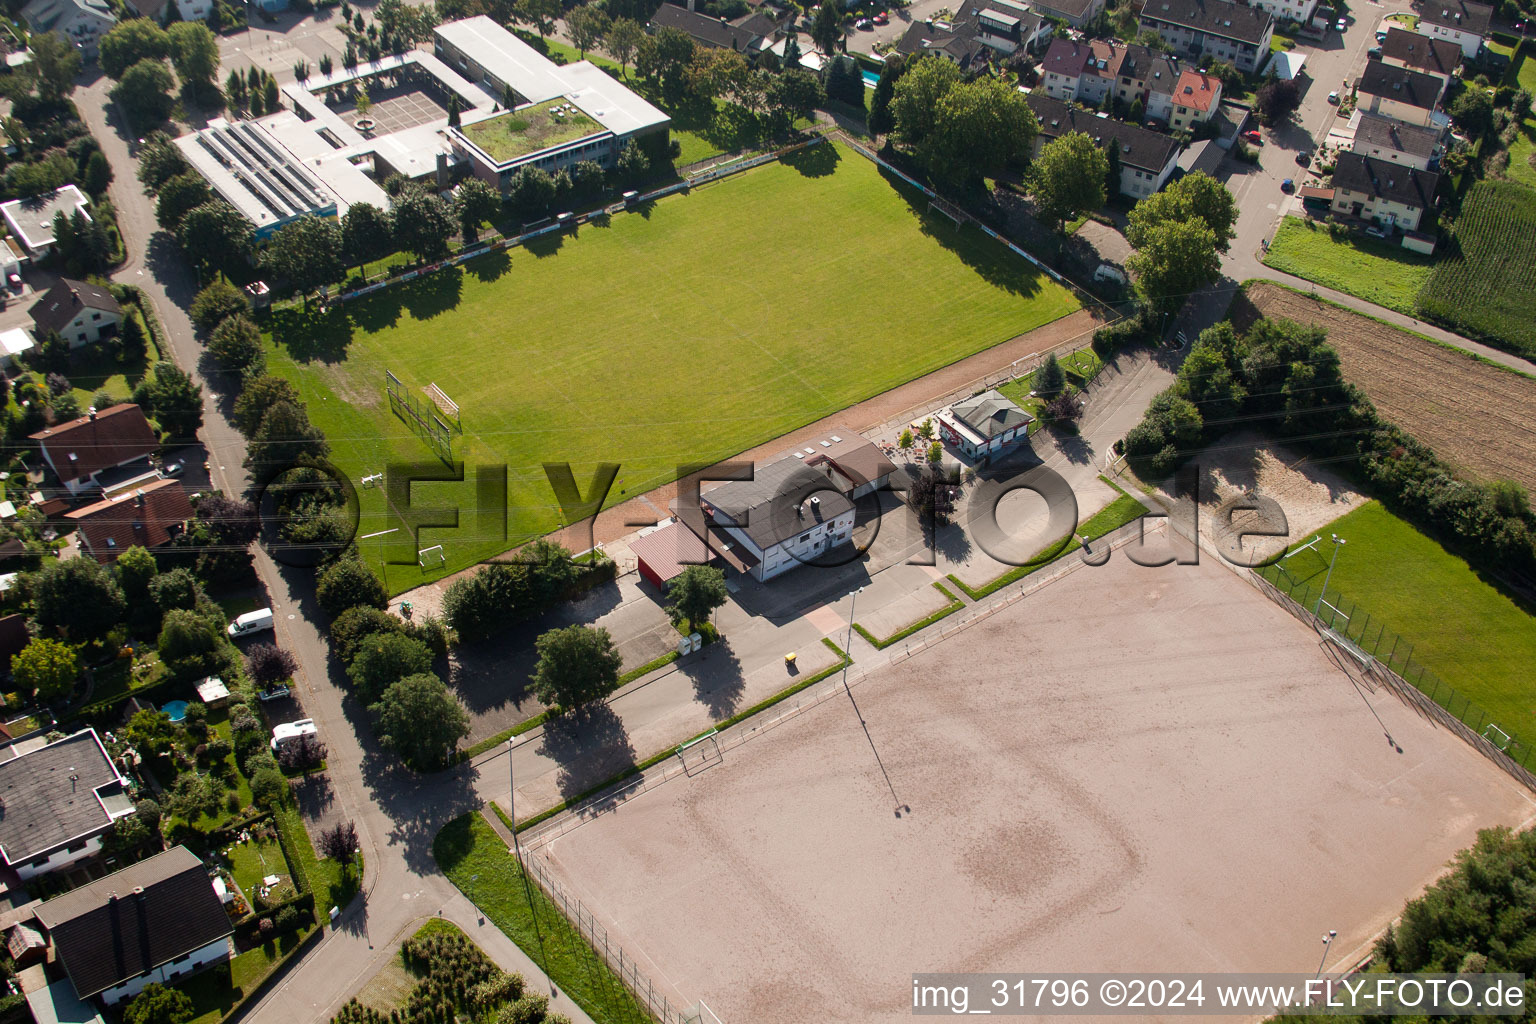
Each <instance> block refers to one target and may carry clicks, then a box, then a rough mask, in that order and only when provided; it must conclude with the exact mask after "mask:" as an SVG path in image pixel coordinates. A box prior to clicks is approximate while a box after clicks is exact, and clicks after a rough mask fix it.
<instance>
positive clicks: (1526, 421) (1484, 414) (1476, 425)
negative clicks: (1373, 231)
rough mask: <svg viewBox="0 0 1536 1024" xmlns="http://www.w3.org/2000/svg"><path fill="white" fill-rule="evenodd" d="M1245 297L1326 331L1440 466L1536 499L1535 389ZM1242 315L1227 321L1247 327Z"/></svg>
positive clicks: (1374, 328)
mask: <svg viewBox="0 0 1536 1024" xmlns="http://www.w3.org/2000/svg"><path fill="white" fill-rule="evenodd" d="M1244 291H1245V292H1246V293H1247V296H1248V301H1249V302H1250V303H1252V304H1253V306H1254V307H1255V308H1256V309H1257V310H1258V311H1259V312H1260V313H1263V314H1264V315H1265V316H1276V317H1285V318H1287V319H1290V320H1296V321H1298V322H1301V323H1309V324H1316V325H1318V326H1319V327H1325V328H1327V330H1328V340H1329V341H1330V342H1331V343H1332V344H1333V346H1334V348H1336V349H1338V352H1339V359H1340V360H1342V362H1343V365H1344V376H1345V377H1347V378H1348V379H1349V380H1350V381H1351V382H1352V383H1354V384H1356V385H1358V386H1359V387H1360V388H1362V389H1363V390H1364V391H1365V393H1366V395H1368V396H1369V397H1370V399H1371V401H1372V402H1373V403H1375V405H1376V408H1377V409H1378V410H1379V411H1380V412H1381V413H1382V415H1384V416H1386V417H1387V418H1388V419H1390V420H1392V421H1393V422H1394V423H1396V424H1397V425H1398V426H1400V427H1402V428H1403V429H1404V430H1406V431H1408V432H1409V433H1410V434H1413V435H1414V436H1415V437H1417V438H1418V439H1419V440H1421V441H1423V442H1424V443H1425V444H1427V445H1429V446H1430V447H1432V448H1434V449H1435V451H1436V452H1437V453H1438V454H1439V455H1440V456H1441V457H1442V458H1444V459H1446V460H1447V461H1449V462H1452V463H1456V464H1458V465H1460V466H1462V467H1463V468H1464V469H1465V470H1466V471H1467V472H1468V473H1470V474H1471V475H1473V476H1474V477H1476V478H1478V479H1482V480H1492V479H1495V478H1502V479H1506V480H1517V481H1519V482H1520V483H1522V484H1524V485H1525V489H1526V490H1527V491H1531V492H1536V381H1533V380H1531V379H1530V378H1529V377H1522V376H1520V375H1518V374H1515V373H1510V372H1508V371H1506V370H1501V369H1498V368H1496V367H1493V366H1489V365H1488V364H1487V363H1482V362H1478V361H1477V360H1475V359H1472V358H1470V357H1468V356H1465V355H1461V354H1459V353H1457V352H1453V351H1452V350H1450V349H1448V348H1445V347H1443V346H1441V345H1436V344H1435V343H1434V342H1431V341H1426V340H1424V339H1423V338H1420V337H1416V336H1414V335H1412V334H1409V333H1408V332H1407V331H1401V330H1398V329H1397V328H1395V327H1389V326H1387V325H1386V324H1382V323H1377V322H1376V321H1375V320H1372V319H1370V318H1369V317H1365V316H1361V315H1360V314H1358V313H1354V312H1351V311H1350V310H1347V309H1342V308H1340V307H1338V306H1334V305H1331V304H1329V303H1326V302H1318V301H1316V300H1314V299H1312V298H1311V297H1309V296H1306V295H1300V294H1298V293H1296V292H1293V291H1290V290H1288V289H1286V288H1281V287H1279V286H1278V285H1273V284H1268V283H1262V282H1260V283H1255V284H1250V285H1248V286H1247V287H1246V288H1245V289H1244ZM1241 313H1242V311H1241V310H1240V309H1238V308H1234V310H1233V318H1234V320H1237V321H1239V322H1240V325H1241V326H1246V324H1243V323H1241V321H1242V320H1243V317H1242V315H1241ZM1249 315H1250V316H1251V315H1252V314H1251V312H1250V314H1249Z"/></svg>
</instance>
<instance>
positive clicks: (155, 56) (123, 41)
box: [96, 18, 171, 78]
mask: <svg viewBox="0 0 1536 1024" xmlns="http://www.w3.org/2000/svg"><path fill="white" fill-rule="evenodd" d="M170 55H171V37H170V35H169V34H168V33H167V32H166V31H165V29H163V28H161V27H160V26H159V25H157V24H156V23H155V22H154V21H153V20H152V19H149V18H130V19H128V20H127V21H120V22H118V23H117V24H116V25H114V26H112V31H110V32H108V33H107V34H106V35H104V36H102V37H101V41H100V42H99V43H98V44H97V52H96V59H97V61H98V62H99V63H100V64H101V70H103V71H105V72H106V73H107V75H108V77H110V78H122V77H123V72H125V71H127V70H128V69H129V68H131V67H133V66H134V65H135V64H137V63H138V62H139V61H141V60H144V59H145V58H149V59H151V60H164V59H165V58H166V57H169V56H170Z"/></svg>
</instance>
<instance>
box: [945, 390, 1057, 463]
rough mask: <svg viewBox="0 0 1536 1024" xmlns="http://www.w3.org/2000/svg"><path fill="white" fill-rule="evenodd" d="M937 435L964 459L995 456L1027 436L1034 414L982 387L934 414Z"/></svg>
mask: <svg viewBox="0 0 1536 1024" xmlns="http://www.w3.org/2000/svg"><path fill="white" fill-rule="evenodd" d="M934 419H935V420H937V421H938V425H939V437H940V438H941V439H942V440H943V441H944V443H945V444H946V445H948V446H949V447H951V448H954V449H955V450H956V451H958V452H960V454H962V455H964V456H965V457H966V458H968V459H987V458H995V457H997V456H999V455H1001V454H1002V453H1003V452H1005V451H1007V450H1008V449H1010V448H1012V447H1014V446H1015V445H1017V444H1019V443H1020V442H1023V441H1025V440H1027V439H1028V437H1029V425H1030V424H1031V423H1033V422H1034V421H1035V418H1034V417H1033V416H1031V415H1030V414H1029V413H1027V412H1025V411H1024V410H1023V409H1020V408H1019V407H1018V406H1016V405H1014V404H1013V403H1012V402H1010V401H1009V400H1008V399H1006V398H1004V397H1003V395H1002V393H1001V392H999V391H996V390H991V391H983V392H982V393H981V394H979V395H973V396H971V397H970V398H967V399H965V400H964V401H961V402H956V403H955V404H954V405H951V406H949V407H948V408H945V409H940V410H939V411H938V413H937V414H936V415H935V416H934Z"/></svg>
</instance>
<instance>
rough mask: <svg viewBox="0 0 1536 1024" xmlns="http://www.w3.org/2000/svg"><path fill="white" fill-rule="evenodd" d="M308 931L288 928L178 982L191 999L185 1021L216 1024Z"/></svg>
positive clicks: (198, 1023) (191, 1023)
mask: <svg viewBox="0 0 1536 1024" xmlns="http://www.w3.org/2000/svg"><path fill="white" fill-rule="evenodd" d="M307 934H309V933H308V931H306V930H304V929H300V930H299V931H296V932H290V933H288V934H287V935H284V936H282V937H281V938H278V939H276V940H274V941H272V942H268V943H267V944H266V945H263V946H256V947H255V948H253V949H248V950H246V951H245V952H244V953H240V954H237V955H236V956H235V957H234V958H233V959H232V960H230V961H229V963H227V964H219V965H218V966H217V967H210V968H208V969H207V970H206V971H202V972H200V973H198V974H194V975H193V976H192V977H190V978H188V979H187V980H186V981H183V982H178V983H177V984H176V986H175V987H176V988H179V989H181V990H182V991H183V992H185V993H186V994H187V995H188V996H189V997H191V999H192V1013H193V1017H192V1019H191V1020H190V1021H189V1022H188V1024H218V1022H219V1021H220V1020H223V1019H224V1016H225V1015H226V1014H228V1013H229V1011H230V1010H232V1009H233V1008H234V1006H235V1004H236V1003H238V1002H239V1001H240V1000H242V999H244V998H245V997H246V996H248V995H250V994H251V993H252V992H253V991H255V989H256V986H257V985H259V984H260V983H261V981H262V980H263V979H264V978H266V976H267V975H268V974H270V973H272V969H273V968H274V967H275V966H277V961H278V960H279V959H281V958H282V957H283V956H284V955H285V954H287V953H288V952H290V951H291V950H293V949H294V948H295V947H297V946H298V945H299V943H301V942H303V941H304V937H305V936H306V935H307Z"/></svg>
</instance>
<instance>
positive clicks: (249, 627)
mask: <svg viewBox="0 0 1536 1024" xmlns="http://www.w3.org/2000/svg"><path fill="white" fill-rule="evenodd" d="M271 628H272V609H271V608H258V609H256V610H255V611H253V612H246V613H245V614H244V615H242V616H240V617H239V618H238V619H236V620H235V621H234V622H231V623H230V624H229V629H228V630H227V632H228V633H229V635H230V636H231V637H240V636H250V635H251V634H252V633H260V632H261V631H262V630H265V629H271Z"/></svg>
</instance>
